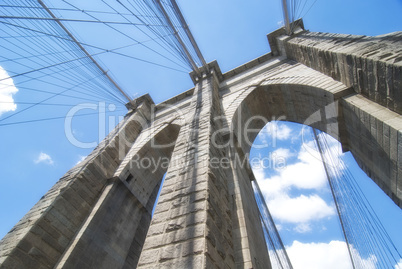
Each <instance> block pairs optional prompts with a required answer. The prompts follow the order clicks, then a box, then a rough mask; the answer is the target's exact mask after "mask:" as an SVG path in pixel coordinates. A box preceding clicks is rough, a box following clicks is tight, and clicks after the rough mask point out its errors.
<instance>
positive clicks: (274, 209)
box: [267, 194, 335, 232]
mask: <svg viewBox="0 0 402 269" xmlns="http://www.w3.org/2000/svg"><path fill="white" fill-rule="evenodd" d="M267 204H268V208H269V209H270V211H271V214H272V216H273V217H274V218H276V219H278V220H280V221H282V222H288V223H298V224H303V225H301V226H299V228H297V227H296V231H299V232H308V231H309V229H308V226H307V225H308V224H307V223H308V222H310V221H314V220H319V219H323V218H328V217H330V216H333V215H334V214H335V210H334V208H333V207H331V206H329V205H328V204H327V203H326V202H325V201H324V200H323V199H322V198H321V197H319V196H318V195H316V194H314V195H309V196H305V195H300V196H298V197H295V198H292V197H290V196H289V195H287V194H282V195H277V197H275V198H274V199H272V200H269V201H267Z"/></svg>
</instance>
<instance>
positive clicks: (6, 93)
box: [0, 66, 18, 116]
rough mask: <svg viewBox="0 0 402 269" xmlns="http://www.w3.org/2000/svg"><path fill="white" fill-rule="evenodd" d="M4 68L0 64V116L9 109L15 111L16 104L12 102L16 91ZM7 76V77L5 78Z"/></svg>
mask: <svg viewBox="0 0 402 269" xmlns="http://www.w3.org/2000/svg"><path fill="white" fill-rule="evenodd" d="M8 77H9V75H8V74H7V72H6V70H4V69H3V67H1V66H0V80H1V79H4V80H1V81H0V116H1V115H2V114H3V113H6V112H9V111H15V110H16V109H17V105H16V104H15V103H14V99H13V94H16V93H17V92H18V89H17V88H16V87H15V85H14V82H13V79H12V78H8ZM5 78H8V79H5Z"/></svg>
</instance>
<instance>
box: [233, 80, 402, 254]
mask: <svg viewBox="0 0 402 269" xmlns="http://www.w3.org/2000/svg"><path fill="white" fill-rule="evenodd" d="M244 93H245V94H241V95H239V96H238V98H239V99H240V101H238V103H239V105H238V107H236V110H235V111H234V113H233V116H232V118H231V120H230V121H229V122H230V130H231V135H232V137H231V138H232V140H231V141H232V143H233V145H235V148H236V153H237V154H240V155H242V156H245V158H248V160H249V161H250V162H251V163H250V165H251V167H253V166H255V163H257V164H261V160H257V161H256V160H255V159H254V160H253V158H254V157H255V155H253V154H254V153H251V152H250V150H251V148H252V147H257V148H260V149H261V148H264V147H263V146H264V145H263V144H264V143H262V142H263V141H261V139H256V137H257V135H258V134H259V133H260V131H261V130H262V129H266V128H267V127H266V126H269V122H272V121H274V122H281V123H280V124H279V125H280V126H281V124H283V123H282V122H284V121H287V122H292V123H299V124H303V125H307V126H311V127H314V128H316V129H319V130H321V131H323V132H325V133H326V134H328V135H329V136H331V137H332V138H333V139H332V143H333V144H334V146H336V149H337V150H338V151H340V152H342V151H348V150H350V152H349V153H347V154H346V158H347V159H348V160H349V161H354V159H356V161H357V163H358V164H359V166H360V167H362V166H365V167H368V169H365V170H364V172H365V173H366V174H367V175H368V176H369V177H370V178H371V179H372V180H373V181H374V182H375V183H377V185H378V186H379V187H380V188H381V189H382V190H383V191H384V192H385V193H386V194H387V195H388V196H390V197H391V198H393V196H394V194H393V192H395V191H396V190H390V188H389V182H390V180H389V176H390V170H391V169H390V167H391V165H390V164H391V163H392V162H391V160H390V155H389V154H387V153H386V150H385V149H384V146H383V144H381V143H380V142H379V141H378V137H377V136H375V135H373V134H372V132H370V127H368V126H367V124H366V122H364V120H362V116H361V112H360V111H359V109H356V107H357V105H356V103H355V102H354V101H353V99H354V98H362V97H360V96H359V95H357V94H350V91H345V92H344V93H343V94H340V95H339V94H338V95H334V94H332V93H331V92H330V91H327V90H325V89H322V88H317V87H313V86H308V85H297V84H272V85H266V86H259V87H256V88H254V89H252V90H249V91H244ZM356 96H357V97H356ZM363 98H364V97H363ZM359 113H360V114H359ZM367 114H368V117H370V113H369V112H368V113H367ZM267 124H268V125H267ZM369 125H370V124H369ZM283 126H287V124H284V125H283ZM271 128H272V126H271ZM289 129H290V128H288V129H286V128H282V129H280V130H278V129H275V130H276V131H279V134H280V135H281V136H282V137H281V138H285V137H287V138H289V137H291V138H294V135H290V134H291V131H289ZM359 135H360V136H361V139H360V141H358V139H356V136H359ZM266 139H267V138H266ZM270 139H271V140H272V141H271V145H270V146H273V145H274V146H275V147H276V146H277V145H278V136H276V137H274V138H273V139H272V137H271V138H270ZM265 142H266V141H265ZM279 142H280V141H279ZM307 142H309V141H307ZM310 142H311V141H310ZM362 143H363V144H364V143H365V144H366V146H364V145H362ZM304 144H308V143H304ZM367 145H369V147H368V146H367ZM367 148H369V153H370V154H367ZM275 150H277V151H276V152H275ZM275 150H272V151H271V156H269V157H268V158H267V159H266V160H268V166H269V168H270V169H272V170H273V171H277V170H278V169H280V168H283V167H286V166H287V164H286V158H285V162H284V161H283V160H281V158H279V160H278V159H277V160H276V161H273V160H272V153H275V154H277V155H278V154H279V153H281V154H285V155H287V157H293V158H296V160H297V159H299V158H300V159H301V161H304V162H305V163H301V164H302V165H300V166H302V167H303V168H304V169H305V170H306V172H307V173H314V172H316V171H314V169H311V168H308V164H309V162H310V163H311V160H310V161H308V154H310V155H311V153H309V152H308V151H306V150H305V151H304V152H302V153H300V150H299V152H298V153H297V154H295V153H292V152H291V151H289V149H284V148H276V149H275ZM373 152H377V153H378V154H377V157H373V156H370V155H373ZM265 153H267V152H266V150H265ZM301 154H303V156H299V155H301ZM313 155H314V154H313ZM313 155H312V156H313ZM264 156H267V155H264ZM367 156H369V157H367ZM378 156H379V157H378ZM303 158H304V159H303ZM278 165H279V167H276V166H278ZM293 167H297V165H294V166H293ZM354 167H355V169H356V170H358V171H359V173H360V176H361V174H364V173H363V172H362V170H361V169H360V168H356V167H358V166H357V165H356V163H354ZM261 173H262V174H261ZM285 173H287V174H288V176H289V175H291V174H292V173H293V174H294V176H295V177H298V176H299V175H300V171H297V169H294V170H292V171H289V170H288V171H287V172H285ZM254 174H255V177H257V178H258V177H261V175H263V170H259V171H256V170H255V169H254ZM316 174H319V173H316ZM272 177H273V180H274V179H276V181H275V184H271V186H270V187H271V188H272V189H273V190H275V188H283V189H289V190H290V191H289V192H283V193H281V195H279V198H280V199H279V200H276V201H274V202H273V204H274V205H275V210H277V211H279V212H277V213H275V214H277V216H281V217H282V218H283V219H286V218H288V219H289V220H292V218H293V221H296V220H297V216H299V217H300V218H301V219H304V220H306V221H307V220H309V218H312V217H313V216H314V215H317V216H320V217H321V218H329V217H331V216H332V215H331V214H333V213H334V211H333V207H331V204H330V202H325V200H324V199H322V198H321V197H320V196H319V195H318V194H314V193H313V192H312V189H314V188H313V187H315V188H318V187H319V185H320V184H322V181H321V183H320V184H318V183H319V182H320V181H314V180H312V179H313V176H310V177H306V178H305V180H304V181H303V180H300V181H295V180H294V179H293V181H292V180H288V182H287V183H286V184H288V185H287V186H286V184H284V183H283V182H282V183H281V182H280V180H279V178H280V175H279V174H277V175H273V176H272ZM380 177H383V179H381V180H379V178H380ZM251 178H253V176H252V177H251ZM364 178H366V179H367V176H366V175H364ZM384 182H385V183H384ZM372 183H373V182H372V181H371V182H370V184H367V180H366V183H365V185H371V186H373V185H375V184H372ZM309 184H310V188H309V187H306V185H307V186H309ZM317 184H318V185H317ZM387 184H388V185H387ZM284 186H285V187H284ZM295 186H297V187H298V188H299V189H300V188H301V189H307V190H308V191H307V193H305V194H299V195H298V196H295V195H296V194H297V188H295ZM378 186H375V187H374V189H376V190H377V193H378ZM380 193H382V192H381V191H380ZM382 194H383V193H382ZM326 195H328V193H327V194H326ZM383 196H384V195H383ZM369 198H372V197H370V196H369ZM243 199H247V198H243ZM281 199H282V201H283V202H284V204H285V205H286V204H287V205H288V206H291V208H292V210H293V213H291V212H286V210H282V211H281V210H280V209H281V208H282V207H283V206H284V205H283V204H282V205H281V204H280V203H279V202H280V201H281ZM386 200H387V199H386ZM393 200H394V202H397V201H398V200H397V199H396V200H395V199H393ZM269 201H270V200H269ZM328 201H330V200H328ZM270 202H271V201H270ZM313 202H315V203H313ZM374 202H375V203H376V206H380V205H383V202H379V201H378V200H374ZM380 203H381V204H380ZM385 203H387V206H388V207H389V208H396V209H397V210H396V212H398V210H399V209H398V208H397V206H395V204H393V203H392V202H391V201H390V200H389V199H388V201H387V202H385ZM303 204H304V205H305V208H308V207H309V206H310V207H311V208H313V209H315V213H314V210H313V211H312V212H313V213H314V214H307V213H306V214H302V212H303V210H297V208H298V207H299V206H302V207H303ZM397 204H398V203H397ZM292 205H293V206H292ZM305 208H304V209H305ZM394 212H395V211H394ZM399 214H400V210H399ZM399 223H401V222H399ZM299 224H300V225H299V226H296V227H294V228H293V230H294V232H296V231H298V232H299V233H300V234H308V233H313V231H314V232H316V231H317V227H315V228H314V227H311V226H310V225H308V224H306V222H300V223H299ZM336 225H337V224H336ZM336 225H335V226H336ZM313 228H314V229H313ZM318 235H319V233H318V234H317V233H314V236H318ZM285 237H286V236H285ZM338 239H341V238H338ZM285 241H286V240H285ZM286 242H287V243H285V244H289V241H286ZM300 242H303V241H302V239H300ZM300 242H299V241H296V240H295V241H294V242H293V243H292V244H291V245H288V247H290V251H294V250H295V249H297V248H298V247H299V246H300V244H299V245H298V243H300ZM295 243H296V245H295ZM314 243H316V242H313V243H312V244H314ZM327 243H328V242H327ZM339 244H345V243H344V242H342V240H333V241H330V244H326V245H325V247H327V249H330V248H332V247H334V245H339ZM304 246H305V247H306V246H307V245H304ZM310 246H312V245H310ZM307 247H309V246H307ZM345 249H346V248H345ZM364 259H370V257H362V260H364Z"/></svg>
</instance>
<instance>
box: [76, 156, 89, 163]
mask: <svg viewBox="0 0 402 269" xmlns="http://www.w3.org/2000/svg"><path fill="white" fill-rule="evenodd" d="M86 157H87V156H82V155H79V159H78V162H76V163H75V165H77V164H79V163H80V162H82V161H83V160H85V158H86Z"/></svg>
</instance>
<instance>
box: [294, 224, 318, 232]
mask: <svg viewBox="0 0 402 269" xmlns="http://www.w3.org/2000/svg"><path fill="white" fill-rule="evenodd" d="M312 230H313V229H312V228H311V225H310V224H309V223H299V224H298V225H297V226H296V227H295V228H294V231H295V232H297V233H300V234H304V233H309V232H311V231H312Z"/></svg>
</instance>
